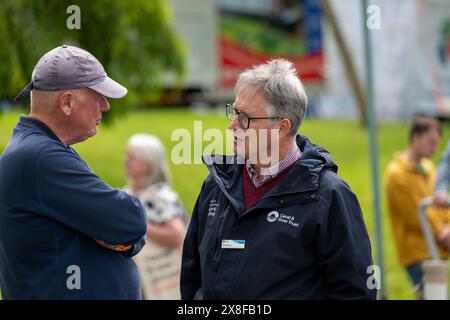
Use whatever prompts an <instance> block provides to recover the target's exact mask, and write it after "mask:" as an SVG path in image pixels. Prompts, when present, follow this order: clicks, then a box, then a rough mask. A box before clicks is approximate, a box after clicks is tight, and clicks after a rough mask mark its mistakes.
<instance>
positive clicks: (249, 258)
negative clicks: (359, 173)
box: [181, 136, 376, 299]
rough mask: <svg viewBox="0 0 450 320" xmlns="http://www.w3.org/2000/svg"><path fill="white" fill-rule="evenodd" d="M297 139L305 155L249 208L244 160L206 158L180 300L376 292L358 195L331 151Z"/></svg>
mask: <svg viewBox="0 0 450 320" xmlns="http://www.w3.org/2000/svg"><path fill="white" fill-rule="evenodd" d="M296 139H297V144H298V146H299V147H300V149H301V150H302V152H303V154H302V156H301V158H300V159H299V160H298V161H297V163H296V164H295V165H294V167H293V168H292V170H291V171H290V172H289V173H288V174H287V176H286V177H285V178H284V179H283V180H282V181H281V182H280V183H279V184H278V185H276V186H275V187H274V188H273V189H271V190H270V191H269V192H268V193H267V194H266V195H265V196H264V197H263V198H262V199H261V200H259V201H258V202H257V203H256V204H255V205H253V207H251V208H249V209H248V210H245V209H244V199H243V193H242V165H238V164H231V165H230V164H226V162H227V160H225V158H222V162H225V163H224V164H217V161H215V163H212V164H209V165H208V169H209V171H210V175H209V176H208V177H207V178H206V180H205V182H204V184H203V187H202V190H201V192H200V195H199V197H198V200H197V203H196V205H195V208H194V212H193V215H192V220H191V222H190V225H189V229H188V233H187V236H186V239H185V242H184V248H183V262H182V271H181V295H182V299H193V298H203V299H375V298H376V289H371V288H373V287H374V286H375V285H374V281H373V278H374V277H373V275H372V273H371V271H372V268H369V266H371V265H372V264H373V263H372V257H371V246H370V241H369V237H368V234H367V230H366V226H365V224H364V220H363V216H362V213H361V209H360V206H359V204H358V200H357V199H356V197H355V195H354V194H353V192H352V191H351V190H350V188H349V186H348V185H347V184H346V183H345V182H344V181H343V180H342V179H341V178H340V177H338V176H337V174H336V173H337V167H336V165H334V164H333V162H332V161H331V156H330V155H329V153H328V152H327V151H326V150H324V149H323V148H321V147H319V146H317V145H314V144H312V143H310V142H309V140H308V139H307V138H305V137H302V136H297V138H296ZM215 159H216V160H217V159H220V158H218V157H215ZM211 160H212V158H204V162H205V163H211ZM228 160H229V159H228ZM223 240H239V241H237V242H235V244H236V246H238V247H239V246H241V249H239V248H236V249H226V248H222V246H223V245H225V246H226V245H227V243H228V244H229V243H230V241H227V243H223ZM244 241H245V243H244ZM242 246H243V249H242ZM368 268H369V269H368Z"/></svg>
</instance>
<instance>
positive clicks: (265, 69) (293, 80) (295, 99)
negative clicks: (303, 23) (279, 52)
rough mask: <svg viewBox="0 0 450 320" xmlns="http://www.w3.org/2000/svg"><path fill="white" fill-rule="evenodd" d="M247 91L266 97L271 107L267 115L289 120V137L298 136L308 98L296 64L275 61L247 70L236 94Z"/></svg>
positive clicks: (237, 83)
mask: <svg viewBox="0 0 450 320" xmlns="http://www.w3.org/2000/svg"><path fill="white" fill-rule="evenodd" d="M243 87H252V88H254V89H256V90H257V91H258V92H260V93H262V94H263V96H264V98H265V99H266V100H267V102H268V104H269V105H268V106H267V115H268V116H269V117H283V118H287V119H289V121H290V122H291V130H290V132H289V133H290V134H291V135H292V136H295V134H296V133H297V131H298V129H299V128H300V125H301V123H302V121H303V118H304V116H305V112H306V106H307V104H308V97H307V96H306V92H305V89H304V87H303V84H302V82H301V81H300V79H299V78H298V76H297V72H296V70H295V67H294V65H293V64H292V62H290V61H287V60H285V59H275V60H271V61H269V62H267V63H265V64H261V65H257V66H254V67H253V68H251V69H247V70H245V71H244V72H242V73H241V74H240V75H239V78H238V80H237V82H236V86H235V88H234V90H235V94H237V93H238V92H239V90H240V89H242V88H243Z"/></svg>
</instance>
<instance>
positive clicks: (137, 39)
mask: <svg viewBox="0 0 450 320" xmlns="http://www.w3.org/2000/svg"><path fill="white" fill-rule="evenodd" d="M70 5H77V6H79V8H80V12H81V16H80V18H81V25H80V26H81V29H79V30H77V29H73V30H69V28H68V27H67V25H66V22H67V20H68V18H70V16H71V13H67V8H68V7H69V6H70ZM170 21H171V15H170V8H169V7H168V4H167V2H166V1H165V0H151V1H148V0H133V1H125V0H115V1H113V0H95V1H90V0H14V1H1V2H0V101H1V100H3V99H5V98H8V99H11V98H14V96H15V95H16V94H17V93H18V91H19V90H20V89H21V88H22V87H24V86H25V85H26V84H27V83H28V82H29V81H30V77H31V72H32V71H33V68H34V66H35V64H36V62H37V61H38V60H39V58H40V57H41V56H42V55H43V54H44V53H45V52H47V51H49V50H51V49H53V48H54V47H56V46H58V45H61V44H72V45H76V46H79V47H81V48H83V49H85V50H88V51H89V52H91V53H92V54H94V55H95V56H96V57H97V58H98V59H99V60H100V62H101V63H102V64H103V66H104V67H105V69H106V72H107V73H108V75H109V76H111V77H112V78H113V79H115V80H117V81H118V82H120V83H121V84H123V85H125V86H126V87H127V88H128V89H129V94H128V95H127V98H126V99H124V100H120V102H112V105H114V104H120V105H121V106H120V108H112V110H113V109H123V106H122V105H135V104H137V103H139V102H143V101H147V100H148V99H149V98H151V97H152V96H154V94H155V92H157V89H158V88H159V87H160V83H161V79H162V77H163V75H164V74H166V73H171V74H175V75H177V79H180V78H181V76H182V74H183V72H184V59H183V58H184V47H183V45H182V43H181V41H180V39H179V38H178V37H177V35H176V34H175V33H174V31H173V28H172V25H171V23H170ZM115 111H116V112H117V110H115Z"/></svg>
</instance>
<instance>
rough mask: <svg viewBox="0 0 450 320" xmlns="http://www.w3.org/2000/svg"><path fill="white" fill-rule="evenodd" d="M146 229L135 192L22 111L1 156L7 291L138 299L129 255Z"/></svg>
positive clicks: (27, 295)
mask: <svg viewBox="0 0 450 320" xmlns="http://www.w3.org/2000/svg"><path fill="white" fill-rule="evenodd" d="M145 232H146V218H145V211H144V209H143V207H142V206H141V204H140V203H139V200H138V199H137V198H135V197H133V196H130V195H128V194H127V193H125V192H123V191H120V190H118V189H113V188H112V187H110V186H109V185H107V184H106V183H105V182H103V181H102V180H101V179H100V178H99V177H97V176H96V175H95V174H94V173H93V172H92V171H91V170H90V169H89V167H88V166H87V164H86V163H85V162H84V161H83V159H82V158H81V157H80V156H79V155H78V154H77V153H76V152H75V151H74V150H73V149H72V148H71V147H66V146H65V145H64V144H63V143H61V142H60V141H59V140H58V138H57V137H56V136H55V134H54V133H53V132H52V131H51V130H50V129H49V128H48V127H47V126H46V125H44V124H43V123H41V122H40V121H38V120H35V119H32V118H30V117H27V116H22V117H21V118H20V121H19V123H18V124H17V125H16V127H15V129H14V132H13V136H12V138H11V140H10V142H9V144H8V146H7V147H6V149H5V150H4V152H3V154H2V155H1V157H0V287H1V290H2V296H3V298H4V299H139V298H140V292H141V290H140V285H139V274H138V271H137V268H136V266H135V264H134V262H133V261H132V259H131V256H133V255H135V254H136V253H138V252H139V251H140V249H141V248H142V246H143V244H144V243H145V242H144V241H145V240H144V239H143V236H144V234H145ZM94 239H100V240H104V241H105V242H107V243H110V244H124V245H133V247H132V249H131V250H130V251H129V252H124V253H121V252H118V251H113V250H110V249H106V248H104V247H101V246H100V245H99V244H97V243H96V242H95V241H94Z"/></svg>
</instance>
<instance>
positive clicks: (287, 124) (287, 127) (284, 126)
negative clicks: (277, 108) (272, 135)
mask: <svg viewBox="0 0 450 320" xmlns="http://www.w3.org/2000/svg"><path fill="white" fill-rule="evenodd" d="M291 127H292V124H291V121H290V120H289V119H288V118H283V119H281V120H280V138H281V137H285V136H287V135H289V132H290V131H291Z"/></svg>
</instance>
